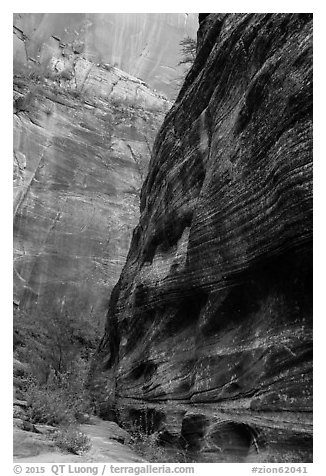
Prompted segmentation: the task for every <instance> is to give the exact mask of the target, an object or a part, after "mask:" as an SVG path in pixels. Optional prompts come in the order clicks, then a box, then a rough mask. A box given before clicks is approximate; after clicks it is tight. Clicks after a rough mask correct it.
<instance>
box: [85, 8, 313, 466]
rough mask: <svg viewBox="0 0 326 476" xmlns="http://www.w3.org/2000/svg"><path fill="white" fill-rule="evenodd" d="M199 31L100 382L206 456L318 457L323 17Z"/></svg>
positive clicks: (165, 131) (116, 304)
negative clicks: (319, 46) (315, 219)
mask: <svg viewBox="0 0 326 476" xmlns="http://www.w3.org/2000/svg"><path fill="white" fill-rule="evenodd" d="M198 38H199V45H198V50H197V58H196V60H195V63H194V66H193V68H192V69H191V71H190V72H189V74H188V76H187V78H186V80H185V83H184V86H183V88H182V90H181V92H180V94H179V97H178V98H177V101H176V103H175V105H174V106H173V108H172V109H171V110H170V112H169V113H168V115H167V116H166V119H165V121H164V123H163V126H162V128H161V130H160V132H159V134H158V136H157V139H156V142H155V146H154V157H153V159H152V161H151V163H150V169H149V174H148V176H147V179H146V181H145V184H144V186H143V188H142V193H141V218H140V222H139V225H138V226H137V228H136V229H135V231H134V234H133V239H132V243H131V247H130V251H129V255H128V259H127V263H126V265H125V267H124V270H123V272H122V275H121V277H120V280H119V282H118V284H117V286H116V287H115V289H114V291H113V293H112V295H111V301H110V306H109V311H108V319H107V326H106V333H105V336H104V338H103V340H102V343H101V345H100V348H99V351H98V356H97V360H96V363H95V364H94V380H93V385H94V389H95V390H96V391H97V392H98V398H99V400H100V401H101V405H102V414H103V415H105V414H107V415H108V416H112V415H113V414H115V415H116V418H118V419H120V420H121V421H123V422H124V423H127V422H128V421H132V422H136V423H137V424H139V423H140V424H142V425H143V427H147V429H149V430H150V431H157V432H159V435H160V438H161V440H162V441H170V442H174V443H176V442H177V443H178V444H181V445H183V446H184V447H185V448H187V449H188V450H190V451H192V452H193V453H196V454H197V459H198V460H199V461H200V460H202V461H221V460H227V458H228V455H229V454H231V456H230V457H231V459H232V460H233V461H234V460H240V461H243V460H247V461H248V458H252V459H254V460H259V459H260V458H262V459H261V460H264V458H265V461H311V441H312V417H311V410H312V396H311V392H312V384H311V379H312V361H311V359H312V331H311V327H312V326H311V320H312V290H311V287H312V275H311V271H312V256H311V253H312V113H311V108H312V19H311V16H310V15H308V14H211V15H209V16H207V17H205V18H204V19H203V21H202V22H201V27H200V30H199V32H198ZM234 450H236V454H235V453H234Z"/></svg>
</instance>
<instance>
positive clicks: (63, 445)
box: [53, 427, 91, 455]
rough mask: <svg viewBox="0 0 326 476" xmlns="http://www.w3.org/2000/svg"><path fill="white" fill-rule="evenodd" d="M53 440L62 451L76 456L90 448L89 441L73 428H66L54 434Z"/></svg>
mask: <svg viewBox="0 0 326 476" xmlns="http://www.w3.org/2000/svg"><path fill="white" fill-rule="evenodd" d="M53 440H54V442H55V444H56V445H57V446H58V447H59V448H60V449H62V450H64V451H68V452H69V453H74V454H76V455H78V454H80V453H83V452H85V451H88V450H89V449H90V448H91V440H90V439H89V438H88V436H86V435H85V434H84V433H82V432H81V431H78V430H77V429H76V428H74V427H68V428H65V429H63V430H59V431H57V432H56V433H55V435H54V437H53Z"/></svg>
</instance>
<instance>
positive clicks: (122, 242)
mask: <svg viewBox="0 0 326 476" xmlns="http://www.w3.org/2000/svg"><path fill="white" fill-rule="evenodd" d="M14 99H15V101H14V301H15V302H16V304H18V305H19V307H20V309H23V310H28V311H29V313H30V314H34V313H41V314H42V313H43V314H44V313H47V315H49V318H50V316H51V312H54V311H55V310H58V311H62V312H67V314H68V315H70V314H74V315H78V316H84V317H88V318H89V319H98V320H101V318H102V320H103V318H104V316H105V313H106V309H107V304H108V296H109V294H110V292H111V289H112V287H113V286H114V284H115V283H116V282H117V280H118V278H119V274H120V272H121V269H122V266H123V264H124V262H125V259H126V255H127V250H128V247H129V244H130V239H131V235H132V230H133V228H134V227H135V225H136V223H137V221H138V218H139V193H140V188H141V185H142V184H143V181H144V178H145V175H146V172H147V166H148V162H149V160H150V156H151V148H152V144H153V140H154V137H155V134H156V133H157V130H158V128H159V126H160V124H161V122H162V120H163V117H164V114H165V113H166V112H167V110H168V109H169V107H170V103H169V102H168V101H167V100H166V99H164V98H163V97H162V95H160V94H158V93H155V92H154V91H152V90H151V89H150V88H149V87H148V86H146V85H145V83H144V82H142V81H140V80H139V79H137V78H134V77H132V76H130V75H128V74H127V73H125V72H123V71H121V70H119V69H118V68H114V67H108V66H107V67H105V66H103V67H98V66H96V65H94V63H92V62H90V61H88V60H86V59H84V58H82V57H81V56H80V55H79V54H78V52H77V53H76V52H75V53H74V52H73V51H72V49H71V48H70V49H68V48H66V51H65V54H62V55H61V56H59V55H55V56H54V57H52V58H51V59H50V60H49V63H48V67H47V69H46V70H42V69H40V68H34V69H29V70H26V69H25V70H23V71H20V73H19V74H18V73H17V74H16V75H15V78H14Z"/></svg>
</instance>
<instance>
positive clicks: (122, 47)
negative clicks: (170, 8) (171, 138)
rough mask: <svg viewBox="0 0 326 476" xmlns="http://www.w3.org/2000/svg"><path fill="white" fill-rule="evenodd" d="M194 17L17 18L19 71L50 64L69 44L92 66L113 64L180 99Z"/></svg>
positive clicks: (24, 15) (87, 15)
mask: <svg viewBox="0 0 326 476" xmlns="http://www.w3.org/2000/svg"><path fill="white" fill-rule="evenodd" d="M197 28H198V21H197V15H196V14H194V13H189V14H188V13H130V14H126V13H124V14H121V13H64V14H63V13H17V14H14V55H15V56H14V64H15V67H16V68H18V67H22V66H23V67H26V66H27V65H29V64H31V63H33V62H35V61H40V62H41V63H42V64H45V63H47V62H48V61H49V60H50V59H51V58H52V57H53V56H56V55H57V53H58V51H60V44H61V46H62V48H63V47H64V45H66V44H70V45H71V46H73V48H74V50H75V51H77V52H79V53H82V54H83V55H84V57H85V59H87V60H89V61H91V62H92V63H95V64H97V63H100V64H105V63H109V64H111V65H113V66H116V67H118V68H120V69H122V70H123V71H126V72H127V73H129V74H131V75H132V76H136V77H137V78H141V79H142V80H144V81H146V82H147V83H148V84H149V85H150V86H151V88H154V89H157V90H158V91H161V92H163V93H165V94H166V95H167V96H168V97H171V96H173V97H175V95H176V93H177V91H178V87H177V86H176V80H177V79H179V78H180V76H182V75H183V71H184V67H183V66H180V65H178V63H179V61H180V47H179V42H180V40H182V39H183V38H184V37H186V36H191V37H192V38H195V36H196V31H197Z"/></svg>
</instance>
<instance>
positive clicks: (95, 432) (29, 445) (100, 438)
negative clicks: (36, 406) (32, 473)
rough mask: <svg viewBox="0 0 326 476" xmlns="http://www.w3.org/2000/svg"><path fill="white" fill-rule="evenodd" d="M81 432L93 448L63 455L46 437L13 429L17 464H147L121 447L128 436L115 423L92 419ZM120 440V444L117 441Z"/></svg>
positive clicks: (81, 428) (126, 446)
mask: <svg viewBox="0 0 326 476" xmlns="http://www.w3.org/2000/svg"><path fill="white" fill-rule="evenodd" d="M80 430H81V431H82V432H83V433H85V434H86V435H87V436H88V437H89V438H90V440H91V444H92V446H91V448H90V450H89V451H87V452H85V453H84V454H82V455H73V454H71V453H64V452H61V451H60V450H59V449H58V448H57V447H56V446H55V445H54V443H53V442H52V441H51V440H50V439H49V438H47V437H46V436H45V435H42V434H37V433H31V432H28V431H24V430H21V429H18V428H15V429H14V461H19V462H21V463H102V462H110V463H122V462H123V463H144V462H146V461H145V460H144V459H143V458H142V457H141V456H139V455H137V454H136V453H135V452H134V451H133V450H132V449H131V448H130V447H129V446H128V445H127V444H123V443H121V441H122V440H123V439H124V437H125V435H128V434H127V432H124V430H122V429H120V428H119V427H118V426H117V425H116V424H115V423H113V422H110V421H103V420H101V419H100V418H96V417H92V419H91V421H90V423H89V424H83V425H80ZM118 440H119V441H118Z"/></svg>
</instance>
